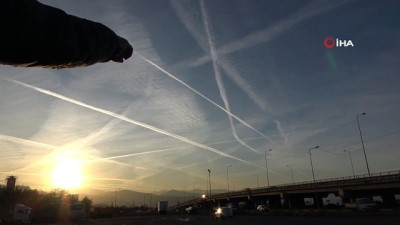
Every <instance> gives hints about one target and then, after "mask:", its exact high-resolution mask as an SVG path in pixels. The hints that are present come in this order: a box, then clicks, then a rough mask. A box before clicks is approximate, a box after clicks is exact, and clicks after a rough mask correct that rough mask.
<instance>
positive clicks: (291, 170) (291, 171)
mask: <svg viewBox="0 0 400 225" xmlns="http://www.w3.org/2000/svg"><path fill="white" fill-rule="evenodd" d="M286 166H288V167H290V173H291V174H292V183H294V179H293V168H292V166H289V165H286Z"/></svg>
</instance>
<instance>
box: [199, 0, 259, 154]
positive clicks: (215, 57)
mask: <svg viewBox="0 0 400 225" xmlns="http://www.w3.org/2000/svg"><path fill="white" fill-rule="evenodd" d="M200 8H201V15H202V17H203V23H204V28H205V30H206V34H207V41H208V45H209V46H210V54H211V59H212V65H213V70H214V74H215V80H216V82H217V85H218V90H219V93H220V95H221V98H222V101H223V102H224V105H225V109H226V110H227V111H228V112H231V108H230V106H229V100H228V96H227V94H226V89H225V86H224V82H223V81H222V76H221V73H220V71H219V68H218V55H217V51H216V47H215V43H214V41H213V38H212V34H211V29H210V25H209V23H208V21H209V19H208V15H207V11H206V7H205V6H204V0H201V1H200ZM228 119H229V123H230V126H231V130H232V134H233V136H234V137H235V139H236V140H237V141H238V142H239V143H240V144H241V145H243V146H245V147H246V148H248V149H250V150H252V151H254V152H257V153H259V151H257V150H255V149H254V148H252V147H251V146H249V145H248V144H246V143H245V142H244V141H242V140H241V139H240V138H239V136H238V135H237V132H236V128H235V125H234V124H233V120H232V116H231V115H230V114H228Z"/></svg>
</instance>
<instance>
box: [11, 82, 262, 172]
mask: <svg viewBox="0 0 400 225" xmlns="http://www.w3.org/2000/svg"><path fill="white" fill-rule="evenodd" d="M5 80H7V81H10V82H13V83H15V84H18V85H21V86H24V87H26V88H29V89H32V90H34V91H37V92H40V93H43V94H46V95H49V96H53V97H55V98H58V99H61V100H64V101H66V102H70V103H72V104H75V105H79V106H82V107H84V108H87V109H91V110H93V111H96V112H99V113H103V114H105V115H109V116H111V117H114V118H117V119H120V120H123V121H125V122H128V123H131V124H134V125H137V126H140V127H143V128H146V129H149V130H152V131H154V132H157V133H159V134H163V135H166V136H169V137H171V138H174V139H177V140H180V141H182V142H185V143H188V144H190V145H193V146H197V147H199V148H201V149H204V150H208V151H211V152H213V153H216V154H218V155H221V156H224V157H227V158H232V159H235V160H237V161H240V162H242V163H245V164H248V165H251V166H254V167H258V166H257V165H254V164H253V163H250V162H248V161H246V160H243V159H240V158H237V157H235V156H232V155H229V154H226V153H224V152H222V151H220V150H217V149H215V148H212V147H209V146H206V145H203V144H200V143H198V142H195V141H193V140H190V139H188V138H186V137H183V136H180V135H177V134H174V133H171V132H168V131H165V130H162V129H160V128H157V127H154V126H151V125H148V124H146V123H142V122H139V121H136V120H133V119H130V118H127V117H126V116H123V115H120V114H117V113H114V112H111V111H108V110H105V109H100V108H97V107H95V106H92V105H89V104H86V103H83V102H80V101H77V100H75V99H72V98H68V97H66V96H63V95H60V94H57V93H55V92H52V91H49V90H45V89H42V88H39V87H35V86H32V85H29V84H25V83H23V82H20V81H16V80H9V79H5Z"/></svg>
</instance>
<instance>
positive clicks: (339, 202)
mask: <svg viewBox="0 0 400 225" xmlns="http://www.w3.org/2000/svg"><path fill="white" fill-rule="evenodd" d="M322 204H323V206H326V207H339V206H343V199H342V197H340V196H336V195H335V194H334V193H329V194H328V196H327V197H326V198H322Z"/></svg>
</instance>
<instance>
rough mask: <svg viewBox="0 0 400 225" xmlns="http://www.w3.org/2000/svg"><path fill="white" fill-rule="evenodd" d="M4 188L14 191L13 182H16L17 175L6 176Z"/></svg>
mask: <svg viewBox="0 0 400 225" xmlns="http://www.w3.org/2000/svg"><path fill="white" fill-rule="evenodd" d="M6 181H7V183H6V189H7V190H9V191H15V184H16V183H17V177H15V176H8V177H7V178H6Z"/></svg>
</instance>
